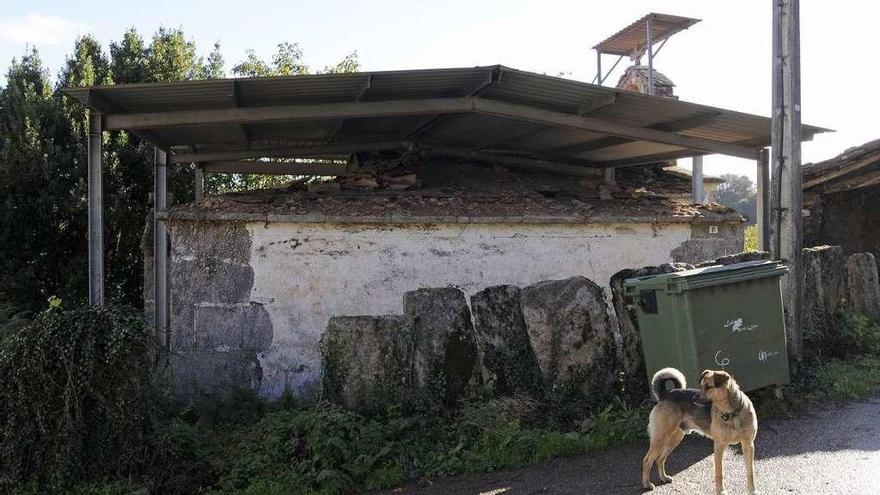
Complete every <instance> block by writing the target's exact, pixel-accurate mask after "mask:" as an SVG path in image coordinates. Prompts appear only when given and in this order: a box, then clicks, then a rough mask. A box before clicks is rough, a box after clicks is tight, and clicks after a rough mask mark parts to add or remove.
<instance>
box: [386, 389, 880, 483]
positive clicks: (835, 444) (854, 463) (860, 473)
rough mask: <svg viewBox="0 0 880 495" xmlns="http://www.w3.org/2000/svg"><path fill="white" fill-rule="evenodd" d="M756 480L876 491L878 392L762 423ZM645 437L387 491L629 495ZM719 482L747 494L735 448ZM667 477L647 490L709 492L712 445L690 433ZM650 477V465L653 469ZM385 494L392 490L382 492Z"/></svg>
mask: <svg viewBox="0 0 880 495" xmlns="http://www.w3.org/2000/svg"><path fill="white" fill-rule="evenodd" d="M756 445H757V454H756V462H755V478H756V483H757V486H758V489H759V491H760V493H761V494H762V495H771V494H786V495H789V494H792V493H803V494H822V495H836V494H840V495H843V494H846V495H851V494H866V495H867V494H871V495H874V494H880V484H878V482H877V480H876V478H877V476H878V475H880V397H878V398H875V399H873V400H868V401H862V402H858V403H852V404H847V405H840V406H834V407H829V408H826V409H821V410H817V411H813V412H811V413H808V414H805V415H803V416H800V417H798V418H794V419H786V420H776V421H766V422H764V423H762V424H761V425H760V430H759V433H758V439H757V444H756ZM646 447H647V442H645V443H640V444H637V445H628V446H624V447H620V448H616V449H611V450H608V451H603V452H597V453H591V454H587V455H583V456H579V457H572V458H568V459H562V460H558V461H553V462H548V463H545V464H539V465H535V466H530V467H528V468H525V469H518V470H513V471H502V472H497V473H490V474H484V475H469V476H459V477H454V478H448V479H443V480H436V481H435V482H433V483H432V484H429V485H428V486H421V487H409V488H405V489H402V490H396V491H395V492H394V493H404V494H413V495H458V494H462V495H502V494H503V495H521V494H522V495H526V494H528V495H532V494H560V495H567V494H578V495H600V494H601V495H606V494H607V495H618V494H621V495H624V494H626V495H630V494H639V493H642V490H641V485H640V481H639V478H640V476H641V474H640V463H641V459H642V456H643V455H644V449H645V448H646ZM724 467H725V480H726V488H727V491H728V493H729V494H730V495H736V494H740V493H746V488H745V478H744V469H745V468H744V463H743V459H742V455H741V454H740V452H739V448H738V447H731V448H728V450H727V453H726V455H725V463H724ZM666 469H667V472H668V473H669V474H670V475H672V476H674V477H675V480H674V481H673V483H671V484H668V485H662V486H658V487H657V489H655V490H654V491H653V492H650V493H651V494H652V495H669V494H688V495H690V494H703V493H705V494H711V493H712V487H713V484H712V478H713V474H712V473H713V468H712V445H711V443H710V441H709V440H707V439H705V438H699V437H697V436H696V435H691V436H689V437H688V438H686V439H685V441H684V442H682V443H681V445H680V446H679V448H678V449H676V451H675V453H673V454H672V456H671V457H670V458H669V461H667V464H666ZM653 475H654V480H655V483H656V476H657V474H656V470H655V471H654V473H653ZM388 493H391V492H388Z"/></svg>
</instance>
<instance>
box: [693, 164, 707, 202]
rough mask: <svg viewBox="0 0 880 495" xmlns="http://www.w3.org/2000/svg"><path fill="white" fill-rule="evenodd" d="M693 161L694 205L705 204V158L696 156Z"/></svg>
mask: <svg viewBox="0 0 880 495" xmlns="http://www.w3.org/2000/svg"><path fill="white" fill-rule="evenodd" d="M691 160H692V161H693V164H692V168H693V170H692V172H691V194H692V195H693V198H694V203H696V204H703V203H704V202H705V201H706V191H705V189H704V188H703V157H702V156H695V157H693V158H692V159H691Z"/></svg>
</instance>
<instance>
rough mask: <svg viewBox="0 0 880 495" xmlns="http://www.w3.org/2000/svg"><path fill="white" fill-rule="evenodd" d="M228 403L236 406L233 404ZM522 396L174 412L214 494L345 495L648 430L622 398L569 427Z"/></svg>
mask: <svg viewBox="0 0 880 495" xmlns="http://www.w3.org/2000/svg"><path fill="white" fill-rule="evenodd" d="M226 407H227V409H235V407H236V405H235V404H232V405H229V404H227V406H226ZM521 411H522V407H521V404H519V403H517V401H516V400H511V399H505V400H493V401H488V402H479V403H476V402H475V403H471V404H467V405H465V406H464V407H463V408H462V409H461V411H459V413H458V414H457V415H454V416H450V417H444V416H432V415H421V416H404V415H401V414H400V412H399V411H397V410H395V409H389V410H388V411H386V412H385V413H383V414H381V415H378V416H374V417H366V416H362V415H360V414H357V413H354V412H351V411H345V410H343V409H340V408H337V407H333V406H323V407H317V408H316V407H309V408H297V409H291V410H269V411H268V412H267V413H266V414H265V416H264V417H262V418H261V419H259V420H258V421H256V422H254V423H251V424H233V423H225V422H218V423H217V424H215V425H214V426H213V427H206V426H203V425H201V424H198V423H196V424H190V423H187V422H185V421H182V420H176V421H175V425H174V428H175V431H174V432H173V433H172V435H171V436H172V438H176V439H178V440H177V441H178V442H179V443H181V444H185V445H187V447H186V449H188V450H189V451H190V452H191V453H192V454H193V456H192V457H193V459H194V461H195V460H202V461H207V462H208V463H209V464H210V465H211V466H212V469H213V470H214V472H215V473H216V479H215V481H214V483H212V485H211V486H210V487H206V488H207V490H208V491H209V492H210V493H224V494H225V493H244V494H262V493H267V494H268V493H304V494H343V493H352V492H355V491H363V490H377V489H384V488H393V487H396V486H399V485H400V484H402V483H404V482H405V481H407V480H413V479H419V478H426V477H439V476H448V475H453V474H461V473H473V472H485V471H494V470H498V469H504V468H514V467H519V466H523V465H526V464H531V463H535V462H540V461H546V460H550V459H556V458H559V457H565V456H571V455H575V454H579V453H582V452H587V451H589V450H594V449H601V448H607V447H609V446H612V445H617V444H620V443H624V442H628V441H632V440H635V439H638V438H642V437H643V436H644V435H645V424H646V421H647V413H648V408H647V407H646V406H643V407H635V408H632V407H628V406H627V405H625V404H624V403H622V402H621V401H614V402H613V403H612V404H610V405H609V406H607V407H606V408H605V409H603V410H601V411H598V412H597V413H595V414H592V415H590V416H588V417H587V418H586V419H584V420H583V421H581V422H580V423H579V424H577V425H573V427H572V428H571V429H570V430H567V431H564V430H560V429H554V428H550V427H548V426H547V422H546V421H541V422H540V423H528V422H526V421H524V420H522V419H521V418H519V417H518V415H519V414H520V413H521Z"/></svg>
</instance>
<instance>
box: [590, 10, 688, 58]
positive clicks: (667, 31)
mask: <svg viewBox="0 0 880 495" xmlns="http://www.w3.org/2000/svg"><path fill="white" fill-rule="evenodd" d="M649 20H650V21H651V38H653V42H654V43H658V42H660V41H663V40H665V39H667V38H669V37H670V36H672V35H673V34H675V33H677V32H679V31H684V30H685V29H687V28H689V27H691V26H693V25H694V24H696V23H698V22H700V19H694V18H692V17H681V16H677V15H669V14H657V13H654V12H652V13H650V14H648V15H646V16H645V17H642V18H641V19H639V20H637V21H636V22H634V23H632V24H630V25H629V26H627V27H625V28H623V29H621V30H620V31H618V32H616V33H614V34H612V35H611V36H609V37H608V38H607V39H605V40H604V41H602V42H601V43H599V44H597V45H596V46H594V47H593V48H594V49H596V50H599V51H600V52H602V53H608V54H611V55H623V56H630V57H631V56H633V55H635V56H640V55H641V53H642V52H643V51H644V50H645V47H646V46H647V45H648V21H649Z"/></svg>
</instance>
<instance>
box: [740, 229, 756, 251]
mask: <svg viewBox="0 0 880 495" xmlns="http://www.w3.org/2000/svg"><path fill="white" fill-rule="evenodd" d="M743 251H748V252H751V251H758V226H757V225H749V226H748V227H746V229H745V231H744V232H743Z"/></svg>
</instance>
